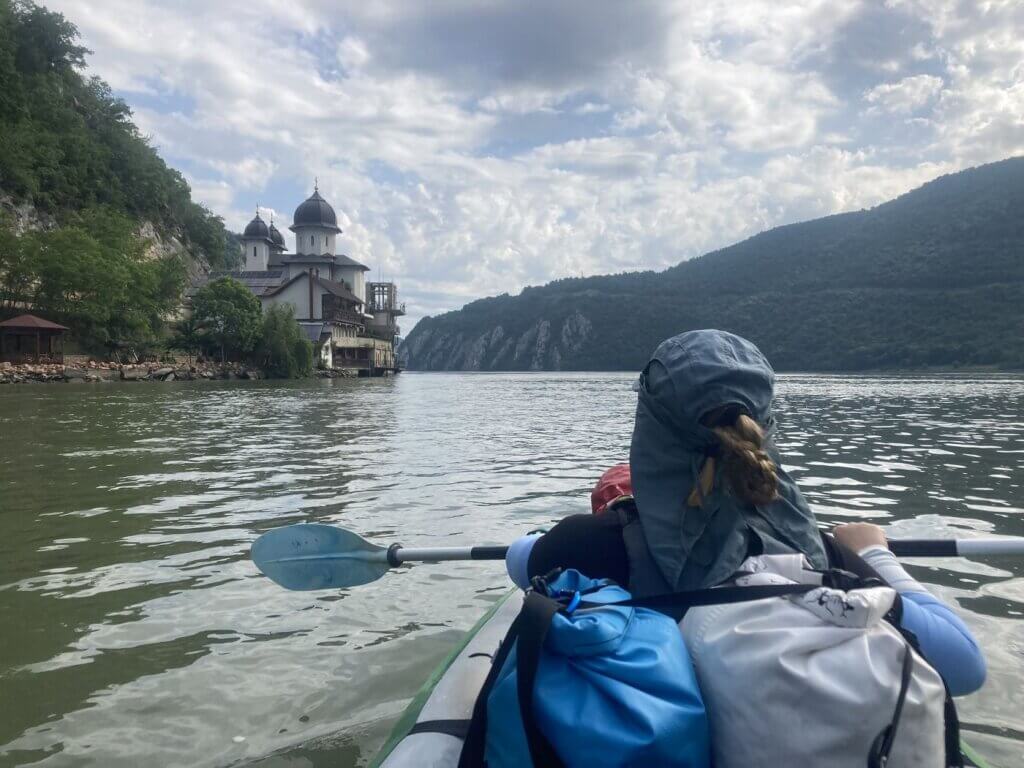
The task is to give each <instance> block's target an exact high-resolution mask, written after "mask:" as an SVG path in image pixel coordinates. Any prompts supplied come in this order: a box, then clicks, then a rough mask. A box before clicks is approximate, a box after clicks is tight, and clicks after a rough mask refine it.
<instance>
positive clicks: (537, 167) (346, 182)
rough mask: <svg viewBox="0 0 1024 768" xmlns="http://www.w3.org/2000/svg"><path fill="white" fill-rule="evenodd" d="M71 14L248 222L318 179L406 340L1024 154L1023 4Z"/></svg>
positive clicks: (232, 219)
mask: <svg viewBox="0 0 1024 768" xmlns="http://www.w3.org/2000/svg"><path fill="white" fill-rule="evenodd" d="M44 1H45V0H44ZM45 4H46V5H47V6H48V7H49V8H51V9H53V10H57V11H60V12H62V13H64V14H65V15H66V16H67V17H68V18H69V19H70V20H71V21H72V22H74V23H75V24H76V25H77V26H78V27H79V29H80V30H81V33H82V37H83V40H84V43H85V44H86V45H87V46H88V47H89V48H90V49H92V50H93V51H94V53H93V55H92V56H91V57H90V58H89V69H90V72H91V73H93V74H97V75H99V76H101V77H103V78H104V79H105V80H107V81H108V82H109V83H110V84H111V86H112V87H113V88H114V90H115V92H116V93H117V94H118V95H119V96H120V97H121V98H123V99H124V100H125V101H126V102H127V103H128V104H129V106H131V108H132V110H133V112H134V119H135V122H136V124H137V125H138V126H139V127H140V129H141V130H142V132H143V133H144V134H146V135H148V136H149V137H150V138H151V141H152V142H153V144H154V145H155V146H156V147H157V148H158V150H159V152H160V154H161V156H162V157H163V158H164V159H165V160H166V161H167V162H168V164H170V165H172V166H173V167H176V168H178V169H179V170H180V171H182V172H183V173H184V174H185V176H186V178H187V179H188V181H189V183H190V185H191V186H192V190H193V197H194V199H196V200H198V201H200V202H203V203H205V204H206V205H207V206H209V207H210V208H211V209H212V210H213V211H214V212H215V213H217V214H218V215H220V216H222V217H223V218H224V220H225V222H226V224H227V225H228V227H229V228H231V229H233V230H235V231H241V229H242V228H244V226H245V224H246V223H247V222H248V221H249V220H250V219H251V218H252V216H253V213H254V211H255V210H256V208H257V206H259V210H260V212H261V214H263V216H264V218H267V217H269V216H270V215H273V217H274V220H275V222H276V223H277V224H278V225H279V226H280V225H282V224H283V225H284V226H282V227H281V229H282V232H283V233H284V234H285V237H286V240H287V242H288V245H289V248H291V247H292V246H293V244H294V241H293V238H292V235H291V233H290V232H288V230H287V226H288V225H290V224H291V219H292V213H293V211H294V209H295V207H296V206H297V205H298V204H299V203H300V202H302V200H304V199H305V198H306V197H307V196H308V195H309V194H310V193H311V192H312V189H313V184H314V179H319V188H320V192H321V194H322V195H323V196H324V197H325V198H326V199H327V200H329V201H330V202H331V203H332V204H333V206H334V208H335V210H336V211H337V213H338V220H339V222H338V223H339V226H341V228H342V230H343V235H342V236H341V237H340V244H341V246H342V247H341V248H340V250H343V252H345V253H347V254H348V255H349V256H351V257H353V258H355V259H358V260H359V261H361V262H363V263H364V264H366V265H367V266H369V267H370V268H371V270H372V275H373V277H374V278H376V277H377V276H378V275H382V276H383V277H384V278H385V279H389V280H390V279H393V280H395V281H396V282H397V283H398V285H399V291H400V293H401V295H402V298H403V300H404V301H406V302H407V306H408V310H409V315H408V317H407V318H406V322H405V323H403V330H404V331H405V332H408V330H410V329H411V327H412V325H413V323H414V322H415V321H416V320H418V319H419V318H421V317H423V316H425V315H431V314H437V313H440V312H444V311H447V310H450V309H457V308H458V307H460V306H462V305H463V304H465V303H466V302H468V301H471V300H473V299H476V298H481V297H484V296H489V295H495V294H499V293H512V294H515V293H518V292H519V291H520V290H521V289H522V288H523V287H524V286H527V285H540V284H543V283H545V282H548V281H550V280H553V279H556V278H561V277H569V276H583V275H593V274H605V273H614V272H623V271H634V270H641V269H662V268H665V267H667V266H670V265H673V264H676V263H678V262H679V261H681V260H684V259H688V258H692V257H694V256H698V255H700V254H702V253H706V252H708V251H711V250H714V249H716V248H720V247H723V246H726V245H729V244H731V243H734V242H737V241H739V240H742V239H743V238H745V237H748V236H750V235H753V234H756V233H757V232H759V231H762V230H765V229H769V228H771V227H774V226H777V225H780V224H786V223H791V222H795V221H802V220H806V219H811V218H817V217H819V216H824V215H828V214H830V213H838V212H841V211H849V210H858V209H861V208H867V207H871V206H873V205H877V204H878V203H880V202H884V201H885V200H888V199H890V198H892V197H894V196H896V195H899V194H901V193H903V192H906V191H908V190H910V189H912V188H914V187H917V186H919V185H920V184H922V183H924V182H926V181H928V180H930V179H932V178H935V177H937V176H940V175H942V174H944V173H948V172H951V171H955V170H958V169H961V168H965V167H969V166H973V165H978V164H980V163H985V162H990V161H994V160H1000V159H1003V158H1006V157H1010V156H1013V155H1019V154H1024V3H1020V2H1016V0H1005V1H1000V0H887V1H885V2H882V0H876V1H871V2H868V1H863V2H862V1H861V0H820V1H816V0H807V2H785V1H784V0H764V1H757V0H721V1H718V0H703V1H702V2H700V3H696V2H677V3H671V2H666V1H657V2H647V1H646V0H629V2H621V1H619V0H614V1H613V0H607V1H605V0H517V1H516V2H512V1H511V0H508V1H506V2H492V1H490V0H431V1H430V2H397V1H395V0H370V1H368V0H355V1H354V2H347V1H344V0H245V2H233V1H229V0H216V1H215V2H211V1H210V0H50V1H49V2H46V3H45Z"/></svg>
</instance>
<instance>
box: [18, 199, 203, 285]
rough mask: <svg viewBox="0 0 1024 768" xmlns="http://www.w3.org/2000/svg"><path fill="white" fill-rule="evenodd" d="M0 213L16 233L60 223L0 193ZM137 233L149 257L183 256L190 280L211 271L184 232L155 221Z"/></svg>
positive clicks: (142, 226) (29, 205)
mask: <svg viewBox="0 0 1024 768" xmlns="http://www.w3.org/2000/svg"><path fill="white" fill-rule="evenodd" d="M0 213H2V214H3V215H4V216H5V217H6V219H7V220H8V221H9V222H10V225H11V226H12V228H13V229H14V232H15V234H18V235H22V234H24V233H26V232H39V231H48V230H51V229H57V228H58V227H59V226H60V225H59V224H58V222H57V219H56V218H55V217H54V216H52V215H51V214H49V213H47V212H45V211H41V210H39V209H38V208H36V207H35V206H33V205H32V204H31V203H25V202H17V201H16V200H14V198H12V197H10V196H9V195H6V194H3V193H0ZM137 234H138V236H139V237H140V238H142V240H143V241H144V242H145V244H146V247H145V255H146V258H148V259H160V258H163V257H165V256H180V257H182V258H183V259H184V261H185V265H186V267H187V274H188V280H189V282H191V281H192V280H194V279H195V278H197V277H198V276H200V275H205V274H206V273H208V272H209V271H210V265H209V263H208V262H207V260H206V256H205V255H204V254H203V253H201V252H198V251H195V252H193V251H190V250H189V249H188V248H186V247H185V245H184V243H182V241H181V236H180V233H179V234H176V233H161V232H160V230H158V229H157V228H156V226H154V225H153V223H152V222H151V221H141V222H139V225H138V229H137Z"/></svg>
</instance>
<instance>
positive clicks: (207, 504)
mask: <svg viewBox="0 0 1024 768" xmlns="http://www.w3.org/2000/svg"><path fill="white" fill-rule="evenodd" d="M631 381H632V376H630V375H627V374H523V375H513V374H510V375H498V374H493V375H485V374H403V375H402V376H400V377H397V378H394V379H381V380H343V379H337V380H313V381H304V382H295V383H276V382H174V383H167V384H152V383H138V384H129V383H124V384H121V383H116V384H77V385H58V384H50V385H16V386H15V385H12V386H7V387H4V388H2V389H0V622H2V630H0V766H9V765H11V766H13V765H30V764H31V765H42V766H91V765H95V766H135V765H147V766H226V765H246V766H261V767H262V768H266V767H268V766H282V767H283V766H289V767H292V766H294V767H296V768H298V767H300V766H302V767H306V766H310V767H312V766H328V765H329V766H342V767H343V766H351V765H361V764H365V763H366V762H367V761H368V760H369V759H370V758H371V757H372V755H373V753H374V751H375V750H376V749H377V748H378V747H379V746H380V744H381V743H382V742H383V741H384V739H385V737H386V735H387V732H388V729H389V728H390V726H391V725H392V724H393V722H394V720H395V719H396V718H397V716H398V715H399V713H400V712H401V710H402V708H403V707H404V705H405V704H406V703H407V701H408V699H409V698H410V697H411V696H412V695H413V694H414V693H415V691H416V690H417V688H418V687H419V685H420V684H421V683H422V681H423V680H424V679H425V678H426V677H427V675H428V674H429V672H430V670H431V668H432V667H433V666H434V665H435V664H436V663H437V662H438V661H439V660H440V659H441V658H443V657H444V655H445V654H446V653H447V651H448V650H449V649H450V648H451V647H452V646H453V645H454V644H455V643H457V641H458V639H459V638H460V637H461V636H462V633H463V632H464V631H465V630H466V629H467V628H468V627H470V626H471V625H472V624H473V622H474V621H475V620H476V618H477V617H478V616H479V615H480V614H481V612H483V611H484V610H485V609H486V608H487V606H489V605H490V604H491V603H493V601H495V600H496V599H497V598H498V597H499V596H500V595H501V594H502V593H503V592H504V591H505V590H506V589H507V588H508V582H507V579H506V577H505V576H504V572H503V570H502V568H501V566H500V565H498V564H479V563H478V564H473V563H455V564H445V565H418V566H414V567H407V568H402V569H399V570H397V571H393V572H391V573H390V574H388V575H387V576H386V577H385V578H383V579H381V580H380V581H378V582H376V583H374V584H371V585H367V586H364V587H361V588H358V589H354V590H351V591H347V592H340V593H331V592H328V593H321V592H317V593H296V592H287V591H285V590H283V589H280V588H279V587H277V586H275V585H274V584H273V583H271V582H269V581H268V580H267V579H265V578H263V577H261V576H260V575H259V573H258V572H257V571H256V569H255V567H254V566H253V565H252V563H251V562H250V561H249V559H248V549H249V546H250V544H251V542H252V540H253V539H254V538H255V537H256V536H257V535H258V534H259V533H261V532H263V531H266V530H268V529H270V528H273V527H276V526H279V525H284V524H288V523H294V522H299V521H320V522H329V523H337V524H340V525H344V526H347V527H350V528H352V529H354V530H356V531H357V532H359V533H361V534H363V535H365V536H368V537H370V538H372V539H373V540H375V541H377V542H380V543H390V542H393V541H402V542H404V543H406V544H410V545H411V544H419V545H438V546H440V545H455V544H469V543H503V542H507V541H508V540H510V539H511V538H513V537H514V536H516V535H518V534H519V533H522V532H525V531H527V530H529V529H532V528H535V527H538V526H542V525H548V524H550V523H551V522H552V521H553V520H556V519H558V518H560V517H562V516H564V515H566V514H571V513H573V512H580V511H584V510H586V509H587V508H588V499H587V494H588V492H589V489H590V487H591V485H592V484H593V482H594V480H595V479H596V477H597V476H598V474H599V473H600V472H601V470H602V469H604V468H605V467H606V466H607V465H609V464H611V463H613V462H617V461H621V460H624V459H625V457H626V455H627V452H628V445H629V435H630V430H631V427H632V414H633V408H634V405H635V395H634V394H633V393H632V392H631V390H630V383H631ZM777 416H778V420H779V423H780V433H779V443H780V447H781V448H782V450H783V453H784V455H785V457H786V463H787V466H788V467H789V468H791V469H792V471H793V473H794V476H795V477H796V478H797V480H798V482H799V483H800V484H801V486H802V487H803V488H804V490H805V493H806V494H807V495H808V497H809V498H810V500H811V502H812V503H813V505H814V507H815V510H816V512H817V513H818V516H819V519H820V520H821V521H822V522H823V523H826V524H833V523H836V522H839V521H848V520H853V519H867V520H872V521H876V522H879V523H880V524H883V525H887V526H889V527H890V528H891V529H892V532H893V534H894V535H901V536H947V535H964V536H970V535H1002V534H1005V535H1024V378H1021V377H1014V376H980V375H979V376H974V375H965V376H901V377H854V376H803V375H793V376H782V377H780V381H779V397H778V401H777ZM911 562H912V565H911V568H910V569H911V572H912V573H913V574H914V575H915V576H916V577H918V578H919V579H920V580H922V581H924V582H926V583H928V584H929V585H930V586H931V587H932V588H933V589H934V590H935V591H936V593H937V594H939V595H940V596H941V597H943V598H944V599H946V600H947V601H949V602H950V603H951V604H953V605H955V606H957V609H958V610H959V612H960V614H961V615H962V616H963V617H964V618H965V620H966V621H967V622H968V624H969V625H970V626H971V628H972V629H973V630H974V632H975V633H976V634H977V636H978V637H979V639H980V641H981V643H982V645H983V647H984V649H985V652H986V655H987V659H988V663H989V680H988V683H987V684H986V686H985V688H984V689H983V690H982V691H981V692H980V693H978V694H976V695H974V696H971V697H968V698H966V699H964V700H962V702H961V705H960V709H961V717H962V720H963V722H964V730H965V733H966V736H967V738H968V739H969V740H970V741H971V742H972V743H973V744H975V745H976V746H978V747H980V749H981V751H982V752H983V753H985V754H986V755H988V756H990V758H991V759H992V760H993V762H995V763H996V764H997V765H1003V766H1015V765H1022V764H1024V691H1022V689H1021V686H1020V680H1021V674H1022V672H1024V656H1022V654H1024V634H1022V630H1024V621H1022V620H1024V583H1022V580H1021V575H1022V573H1024V559H1018V560H1013V559H1010V560H1007V559H1002V560H995V559H990V560H985V561H983V562H982V561H967V560H963V559H943V560H927V561H926V560H918V561H911Z"/></svg>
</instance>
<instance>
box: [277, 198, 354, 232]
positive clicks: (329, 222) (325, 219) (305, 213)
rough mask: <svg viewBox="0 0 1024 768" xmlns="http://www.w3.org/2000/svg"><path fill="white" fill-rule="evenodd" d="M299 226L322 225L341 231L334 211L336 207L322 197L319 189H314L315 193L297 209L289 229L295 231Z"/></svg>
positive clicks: (325, 227)
mask: <svg viewBox="0 0 1024 768" xmlns="http://www.w3.org/2000/svg"><path fill="white" fill-rule="evenodd" d="M299 227H321V228H323V229H330V230H332V231H334V232H341V230H340V229H338V217H337V215H336V214H335V213H334V209H333V208H332V207H331V204H330V203H328V202H327V201H326V200H324V199H323V198H322V197H320V192H319V190H313V194H312V195H310V196H309V198H308V199H307V200H305V201H304V202H302V203H300V204H299V207H298V208H296V209H295V216H294V217H293V220H292V225H291V227H289V229H291V230H292V231H293V232H294V231H295V230H296V229H297V228H299Z"/></svg>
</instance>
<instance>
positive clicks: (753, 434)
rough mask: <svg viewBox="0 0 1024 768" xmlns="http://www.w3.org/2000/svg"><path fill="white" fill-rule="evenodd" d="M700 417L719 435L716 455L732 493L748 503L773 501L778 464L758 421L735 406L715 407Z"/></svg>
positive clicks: (776, 491)
mask: <svg viewBox="0 0 1024 768" xmlns="http://www.w3.org/2000/svg"><path fill="white" fill-rule="evenodd" d="M702 421H704V422H705V424H706V426H708V427H709V428H710V429H711V431H712V432H714V433H715V435H716V436H717V437H718V443H719V451H718V459H719V461H721V463H722V470H723V474H724V476H725V480H726V482H727V483H728V484H729V489H730V490H731V491H732V493H733V494H734V495H735V496H738V497H739V498H740V499H742V500H743V501H745V502H747V503H748V504H768V503H769V502H771V501H773V500H774V499H775V498H776V497H777V496H778V492H779V479H778V477H777V475H776V474H775V472H776V470H777V469H778V468H777V467H776V466H775V462H774V461H773V460H772V457H771V456H769V455H768V452H767V451H766V450H765V447H764V442H765V441H764V430H763V429H761V425H760V424H758V423H757V422H756V421H754V420H753V419H752V418H751V417H750V416H748V415H747V414H746V413H744V412H743V411H742V410H741V409H739V408H737V407H735V406H726V407H725V408H721V409H716V410H715V411H713V412H711V413H709V414H708V415H707V416H706V417H705V418H704V419H702Z"/></svg>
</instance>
